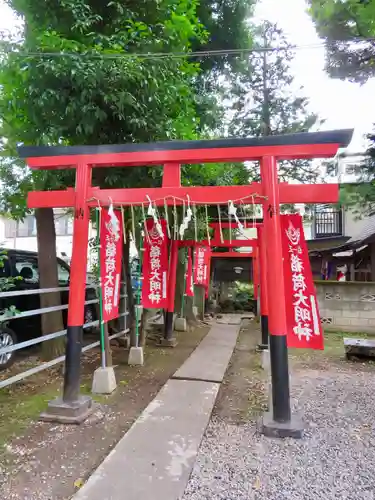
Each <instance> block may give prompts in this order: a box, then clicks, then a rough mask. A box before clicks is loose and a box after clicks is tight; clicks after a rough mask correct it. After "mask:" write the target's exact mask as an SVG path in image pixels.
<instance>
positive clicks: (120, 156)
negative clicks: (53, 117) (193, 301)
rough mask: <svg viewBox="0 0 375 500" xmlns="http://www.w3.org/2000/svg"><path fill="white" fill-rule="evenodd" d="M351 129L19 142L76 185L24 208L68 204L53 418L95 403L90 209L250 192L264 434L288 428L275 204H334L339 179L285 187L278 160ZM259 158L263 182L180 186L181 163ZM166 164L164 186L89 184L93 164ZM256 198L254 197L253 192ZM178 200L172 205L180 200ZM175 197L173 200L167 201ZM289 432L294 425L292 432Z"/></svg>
mask: <svg viewBox="0 0 375 500" xmlns="http://www.w3.org/2000/svg"><path fill="white" fill-rule="evenodd" d="M352 133H353V131H352V130H337V131H330V132H316V133H300V134H289V135H285V136H268V137H262V138H249V139H220V140H203V141H187V142H186V141H185V142H183V141H171V142H160V143H151V144H126V145H112V146H54V147H45V146H36V147H33V146H31V147H30V146H21V147H19V154H20V156H21V157H22V158H26V161H27V164H28V166H29V167H30V168H33V169H50V170H54V169H71V168H74V169H76V184H75V189H67V190H64V191H46V192H32V193H29V196H28V207H29V208H42V207H52V208H56V207H73V208H74V234H73V250H72V261H71V283H70V294H69V310H68V328H67V346H66V360H65V372H64V391H63V397H62V398H61V399H59V400H56V401H53V402H50V404H49V407H48V410H47V412H48V413H49V414H50V415H51V419H55V420H60V421H66V422H71V421H73V422H77V421H82V420H84V419H85V418H86V416H87V415H88V414H89V413H90V411H91V407H92V402H91V399H90V398H89V397H83V396H80V394H79V389H80V363H81V350H82V325H83V315H84V312H83V311H84V301H85V282H86V261H87V247H88V227H89V211H90V207H92V206H97V204H98V202H99V203H100V204H101V205H108V204H109V200H110V199H111V200H112V201H113V203H114V204H119V205H121V204H123V205H125V204H134V205H140V204H142V203H145V202H146V201H147V199H146V196H149V197H150V198H151V199H153V200H156V204H158V205H161V204H164V200H165V199H166V198H171V197H176V198H179V199H180V200H181V199H187V195H189V197H190V200H191V202H192V203H195V204H202V205H207V204H215V205H217V204H226V203H227V202H228V200H239V199H245V198H249V197H250V196H251V195H253V196H254V198H253V200H252V202H253V203H258V204H259V203H260V204H262V205H263V207H264V208H265V210H264V229H263V235H262V238H263V239H262V241H263V243H264V242H265V241H266V243H267V244H266V245H265V244H263V245H262V246H265V247H266V257H267V280H268V281H267V282H268V288H269V290H270V289H271V287H272V291H273V293H272V297H275V298H276V300H270V301H269V304H268V312H269V315H268V316H269V333H270V342H269V344H270V356H271V375H272V399H273V415H272V418H271V419H269V417H268V416H267V418H265V419H264V421H263V428H264V432H278V431H280V432H283V433H284V435H285V434H288V428H290V424H291V410H290V394H289V371H288V353H287V343H286V331H285V330H286V320H285V307H284V302H283V300H280V298H281V297H282V296H283V295H284V284H283V266H282V250H281V231H280V212H279V205H280V203H298V202H304V203H335V202H337V201H338V185H333V184H322V185H293V184H292V185H288V184H284V183H279V182H278V174H277V161H279V160H291V159H308V158H328V157H332V156H334V155H336V153H337V150H338V149H339V148H340V147H346V146H347V145H348V144H349V142H350V140H351V137H352ZM238 161H260V168H261V181H262V182H261V183H253V184H250V185H248V186H207V187H182V186H181V168H180V167H181V164H188V163H208V162H238ZM136 165H138V166H142V165H163V183H162V187H161V188H138V189H100V188H96V187H93V186H92V184H91V180H92V169H93V168H96V167H107V168H110V167H115V166H117V167H119V166H121V167H128V166H136ZM257 194H258V195H260V196H256V195H257ZM180 200H178V199H177V200H176V202H177V203H182V202H181V201H180ZM172 203H173V201H172ZM290 433H291V431H290Z"/></svg>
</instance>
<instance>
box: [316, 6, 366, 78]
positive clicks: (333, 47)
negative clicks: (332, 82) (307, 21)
mask: <svg viewBox="0 0 375 500" xmlns="http://www.w3.org/2000/svg"><path fill="white" fill-rule="evenodd" d="M309 5H310V9H309V12H310V15H311V17H312V19H313V20H314V23H315V26H316V28H317V31H318V33H319V35H320V36H321V37H322V38H323V39H324V40H325V41H326V43H327V45H326V69H327V71H328V73H329V74H330V76H332V77H333V78H340V79H343V80H345V79H347V80H350V81H355V82H360V83H365V82H366V81H367V80H368V79H369V78H372V77H373V76H374V75H375V64H374V63H375V0H309Z"/></svg>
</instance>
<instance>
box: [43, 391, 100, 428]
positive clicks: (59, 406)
mask: <svg viewBox="0 0 375 500" xmlns="http://www.w3.org/2000/svg"><path fill="white" fill-rule="evenodd" d="M93 410H94V405H93V401H92V399H91V397H90V396H80V397H79V399H78V400H77V401H73V402H71V403H67V402H65V401H63V400H62V399H61V398H57V399H53V400H52V401H49V403H48V407H47V410H46V411H45V412H43V413H41V415H40V417H39V420H41V421H42V422H57V423H60V424H81V423H82V422H84V421H85V420H86V418H87V417H89V416H90V415H91V413H92V412H93Z"/></svg>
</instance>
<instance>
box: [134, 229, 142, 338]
mask: <svg viewBox="0 0 375 500" xmlns="http://www.w3.org/2000/svg"><path fill="white" fill-rule="evenodd" d="M142 252H143V238H142V235H141V238H140V242H139V263H138V286H137V297H136V302H137V303H136V306H135V347H139V308H140V304H141V293H142V287H141V280H142Z"/></svg>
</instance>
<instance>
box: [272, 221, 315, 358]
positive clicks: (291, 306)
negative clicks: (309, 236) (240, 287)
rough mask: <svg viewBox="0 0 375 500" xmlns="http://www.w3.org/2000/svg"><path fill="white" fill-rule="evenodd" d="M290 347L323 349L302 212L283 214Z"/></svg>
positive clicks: (282, 225) (285, 282)
mask: <svg viewBox="0 0 375 500" xmlns="http://www.w3.org/2000/svg"><path fill="white" fill-rule="evenodd" d="M280 218H281V234H282V236H281V240H282V248H283V261H284V289H285V307H286V321H287V330H288V332H287V333H288V347H300V348H310V349H324V339H323V330H322V326H321V322H320V316H319V309H318V301H317V299H316V292H315V286H314V282H313V277H312V272H311V266H310V259H309V254H308V249H307V244H306V240H305V235H304V232H303V225H302V217H301V216H300V215H281V217H280Z"/></svg>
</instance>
